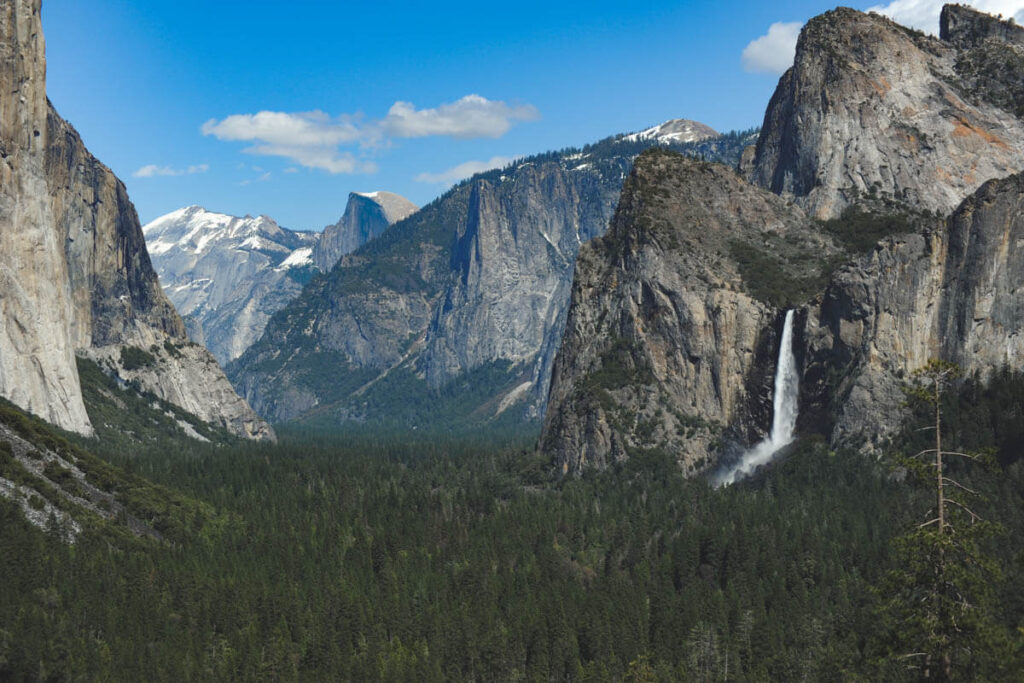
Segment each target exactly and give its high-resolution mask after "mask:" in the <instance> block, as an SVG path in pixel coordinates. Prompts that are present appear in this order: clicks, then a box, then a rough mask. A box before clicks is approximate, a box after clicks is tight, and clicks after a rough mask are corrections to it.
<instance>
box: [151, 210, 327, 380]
mask: <svg viewBox="0 0 1024 683" xmlns="http://www.w3.org/2000/svg"><path fill="white" fill-rule="evenodd" d="M142 232H143V234H144V235H145V237H146V244H147V247H148V249H149V253H150V256H151V257H152V259H153V266H154V267H155V268H156V272H157V274H158V275H159V276H160V283H161V285H162V286H163V288H164V292H165V293H166V294H167V296H168V298H170V300H171V302H172V303H173V304H174V306H175V308H177V309H178V312H179V313H180V314H181V315H182V316H183V317H184V319H185V325H186V327H187V328H188V333H189V336H190V337H191V338H192V340H193V341H196V342H198V343H200V344H202V345H204V346H206V348H208V349H209V350H210V352H211V353H213V355H214V357H215V358H216V359H217V361H218V362H220V363H223V364H227V363H229V362H231V361H232V360H234V359H235V358H237V357H238V356H240V355H241V354H242V352H243V351H245V350H246V349H247V348H249V346H251V345H252V343H253V342H254V341H256V340H257V339H259V337H260V335H261V334H263V328H264V327H265V326H266V324H267V320H269V319H270V316H271V315H273V314H274V313H276V312H277V311H278V310H280V309H281V308H283V307H284V306H285V304H287V303H288V302H289V301H291V300H292V299H294V298H295V297H296V296H298V294H299V292H301V291H302V286H303V285H304V284H305V283H306V282H308V281H309V280H310V279H311V278H312V277H313V275H314V274H315V273H316V268H315V267H314V266H313V259H312V251H313V248H314V245H315V244H316V242H317V239H318V238H319V235H318V234H317V233H312V232H295V231H292V230H288V229H286V228H282V227H281V226H279V225H278V224H277V223H276V222H274V220H273V219H272V218H269V217H268V216H258V217H256V218H253V217H252V216H245V217H244V218H239V217H236V216H228V215H226V214H221V213H214V212H211V211H207V210H205V209H203V208H202V207H199V206H190V207H187V208H184V209H179V210H178V211H174V212H172V213H169V214H167V215H165V216H161V217H160V218H157V219H156V220H154V221H152V222H150V223H147V224H146V225H144V226H143V228H142Z"/></svg>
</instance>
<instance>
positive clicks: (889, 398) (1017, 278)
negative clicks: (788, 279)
mask: <svg viewBox="0 0 1024 683" xmlns="http://www.w3.org/2000/svg"><path fill="white" fill-rule="evenodd" d="M930 358H943V359H945V360H949V361H953V362H955V363H958V364H959V365H961V366H962V367H963V368H964V370H965V371H966V372H967V373H975V372H976V373H978V376H979V377H980V378H981V379H982V380H984V379H986V378H987V377H989V376H990V375H991V373H992V372H993V371H995V370H997V369H999V368H1000V367H1002V366H1003V365H1004V364H1005V365H1009V366H1010V367H1020V366H1021V364H1022V363H1024V175H1015V176H1011V177H1009V178H1005V179H998V180H992V181H989V182H988V183H986V184H985V185H983V186H982V187H981V188H980V189H979V190H978V191H977V192H975V193H974V194H973V195H971V196H970V197H968V198H967V199H966V200H965V201H964V202H963V203H962V204H961V205H960V206H959V207H958V208H957V210H956V211H955V212H954V213H953V214H952V215H951V216H950V217H949V218H948V219H946V220H945V221H938V222H937V224H936V226H935V228H934V229H933V230H929V231H926V232H923V233H920V234H912V235H906V236H903V237H900V238H893V239H889V240H886V241H884V242H882V243H881V244H880V245H879V246H878V247H877V248H876V249H875V250H874V251H873V252H872V253H871V254H870V255H868V256H866V257H864V258H863V259H861V260H860V261H859V262H858V263H856V264H854V265H851V266H849V267H847V268H844V269H842V270H840V271H839V272H838V273H837V274H836V276H835V278H834V279H833V281H832V283H831V284H830V285H829V287H828V289H827V290H826V292H825V295H824V297H823V299H822V302H821V305H820V306H818V307H813V308H812V309H811V310H810V311H809V314H808V320H807V361H806V377H807V380H808V381H807V383H806V387H805V390H804V393H803V396H802V403H803V404H804V405H805V406H806V408H807V414H806V415H805V424H807V421H808V420H817V421H818V422H819V424H817V425H809V424H808V427H811V428H816V429H818V430H821V429H822V428H824V429H825V430H826V431H828V432H829V433H830V436H831V439H832V441H833V442H835V443H846V444H852V445H864V446H867V447H868V448H878V447H880V446H883V445H884V444H885V443H886V442H887V441H888V440H889V438H891V437H892V436H893V434H894V433H895V432H897V431H898V429H899V428H900V425H901V421H902V418H903V415H904V413H903V408H902V406H903V402H904V398H905V397H904V394H903V391H902V388H901V387H902V385H903V382H904V381H905V380H906V378H907V377H908V376H909V374H910V373H911V372H912V371H913V370H914V369H916V368H918V367H921V366H922V365H924V364H925V363H926V362H927V361H928V359H930ZM812 416H815V417H812Z"/></svg>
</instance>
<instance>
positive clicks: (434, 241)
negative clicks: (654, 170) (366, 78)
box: [228, 133, 752, 427]
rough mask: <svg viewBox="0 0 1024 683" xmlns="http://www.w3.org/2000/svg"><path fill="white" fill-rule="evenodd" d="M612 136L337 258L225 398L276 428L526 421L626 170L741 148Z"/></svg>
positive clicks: (468, 191) (488, 183)
mask: <svg viewBox="0 0 1024 683" xmlns="http://www.w3.org/2000/svg"><path fill="white" fill-rule="evenodd" d="M625 137H626V136H622V135H619V136H615V137H613V138H608V139H606V140H603V141H601V142H599V143H596V144H594V145H590V146H587V147H585V148H583V149H568V150H563V151H560V152H551V153H547V154H542V155H537V156H534V157H530V158H527V159H522V160H520V161H518V162H516V163H514V164H512V165H511V166H510V167H508V168H507V169H504V170H494V171H489V172H487V173H482V174H478V175H476V176H474V177H473V178H471V179H469V180H467V181H464V182H462V183H460V184H459V185H457V186H456V187H454V188H452V189H451V190H450V191H448V192H447V193H445V194H444V195H443V196H441V197H440V198H438V199H437V200H435V201H434V202H432V203H430V204H429V205H427V206H426V207H424V208H423V209H421V210H419V211H418V212H416V213H414V214H413V215H411V216H410V217H409V218H406V219H405V220H402V221H399V222H398V223H396V224H395V225H393V226H392V227H390V228H388V229H387V230H385V231H384V232H383V233H382V234H381V235H380V237H378V238H377V239H375V240H373V241H371V242H369V243H367V244H366V245H364V246H363V247H361V248H360V249H357V250H356V251H355V252H353V253H352V254H349V255H346V256H343V257H342V258H341V260H340V261H339V262H338V264H337V265H336V266H335V267H334V268H333V269H332V270H331V271H330V272H329V273H327V274H326V275H324V276H322V277H319V278H316V279H314V280H313V281H312V282H310V283H309V285H307V287H306V289H305V290H304V292H303V293H302V295H301V296H300V297H299V298H298V299H296V300H295V301H294V302H293V303H292V304H290V305H289V306H287V307H286V308H285V309H283V310H282V311H280V312H279V313H278V314H276V315H275V316H274V317H273V318H272V319H271V321H270V322H269V323H268V325H267V330H266V332H265V334H264V336H263V337H262V338H261V339H260V340H259V341H258V342H257V343H256V344H254V345H253V346H252V347H251V348H250V349H249V350H248V351H247V352H246V353H245V354H243V355H242V356H241V357H240V358H239V359H238V360H236V361H235V362H234V363H232V364H231V365H230V366H229V369H228V372H229V373H230V375H231V377H232V381H233V382H234V383H235V386H236V387H238V389H239V390H240V391H241V392H242V393H243V394H244V395H245V396H246V397H247V398H248V399H249V400H250V401H251V402H252V404H253V406H254V407H255V408H256V410H257V411H258V412H260V413H261V414H263V415H266V416H268V417H272V418H274V419H279V420H286V419H296V418H304V419H322V420H329V421H331V422H336V421H337V420H339V419H341V420H382V421H388V422H398V423H400V424H402V425H405V426H440V427H451V426H453V425H463V426H466V425H478V424H483V423H494V422H495V421H505V422H507V423H510V424H523V422H524V421H530V420H537V419H539V417H540V416H541V415H542V414H543V410H544V404H545V401H546V398H547V386H548V380H549V377H550V372H551V364H552V361H553V359H554V354H555V351H556V349H557V348H558V344H559V341H560V339H561V334H562V330H563V328H564V324H565V311H566V308H567V306H568V303H569V289H570V283H571V278H572V268H573V264H574V262H575V259H576V253H577V251H578V250H579V247H580V245H581V244H582V243H584V242H586V241H588V240H590V239H592V238H593V237H596V236H598V235H600V234H602V233H604V231H605V230H606V229H607V226H608V221H609V220H610V218H611V216H612V213H613V211H614V207H615V204H616V202H617V200H618V196H619V192H620V189H621V187H622V183H623V180H624V179H625V177H626V175H627V174H628V172H629V168H630V166H631V164H632V160H633V158H634V157H635V156H636V155H637V154H639V153H640V152H641V151H643V150H644V149H647V148H649V147H652V146H657V145H667V146H669V147H671V148H674V149H678V150H680V151H683V152H686V153H688V154H700V155H704V156H706V157H710V158H717V159H725V160H728V161H730V162H731V163H735V162H736V160H738V158H739V154H740V151H741V150H742V149H743V147H744V146H746V145H748V144H750V142H752V134H750V133H746V134H738V133H734V134H729V135H723V136H718V137H714V138H706V139H704V140H700V141H697V142H691V143H685V144H684V143H673V142H669V143H665V142H663V141H661V140H659V139H658V138H656V137H648V138H645V139H643V140H627V139H625Z"/></svg>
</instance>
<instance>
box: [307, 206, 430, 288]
mask: <svg viewBox="0 0 1024 683" xmlns="http://www.w3.org/2000/svg"><path fill="white" fill-rule="evenodd" d="M416 211H417V206H416V205H415V204H413V203H412V202H410V201H409V200H408V199H406V198H405V197H402V196H401V195H397V194H395V193H393V192H350V193H349V195H348V203H347V204H346V205H345V213H344V214H342V216H341V218H340V219H339V220H338V222H337V223H335V224H334V225H328V226H327V227H326V228H324V230H323V232H322V233H321V235H320V238H319V239H318V240H317V242H316V244H315V245H314V246H313V263H315V264H316V267H317V268H319V269H320V270H322V271H323V272H325V273H326V272H327V271H329V270H330V269H331V268H333V267H334V264H336V263H337V262H338V259H339V258H341V257H342V256H344V255H345V254H350V253H352V252H353V251H355V250H356V249H358V248H359V247H361V246H362V245H364V244H366V243H367V242H369V241H370V240H372V239H373V238H374V237H376V236H377V235H379V234H381V233H382V232H384V231H385V230H386V229H387V228H388V226H390V225H391V224H393V223H397V222H398V221H400V220H402V219H405V218H408V217H409V216H411V215H412V214H414V213H416Z"/></svg>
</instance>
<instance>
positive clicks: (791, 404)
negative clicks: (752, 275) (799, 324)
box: [715, 309, 800, 486]
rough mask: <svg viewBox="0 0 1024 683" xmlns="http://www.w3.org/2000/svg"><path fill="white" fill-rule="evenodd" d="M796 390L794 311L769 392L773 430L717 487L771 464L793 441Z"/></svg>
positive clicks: (788, 315) (788, 313)
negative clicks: (777, 453) (783, 448)
mask: <svg viewBox="0 0 1024 683" xmlns="http://www.w3.org/2000/svg"><path fill="white" fill-rule="evenodd" d="M799 390H800V376H799V375H798V374H797V368H796V356H795V355H794V354H793V310H792V309H790V310H788V311H786V322H785V324H784V325H783V328H782V342H781V343H780V344H779V361H778V364H777V365H776V367H775V387H774V389H773V391H772V430H771V432H770V433H769V434H768V438H767V439H765V440H763V441H761V443H759V444H757V445H756V446H754V447H753V448H751V449H750V450H748V451H747V452H746V453H744V454H743V456H742V457H741V458H740V461H739V462H738V463H736V464H735V465H733V466H732V467H731V468H730V469H728V470H726V471H724V472H722V473H720V474H719V475H718V477H716V479H715V483H716V484H717V485H718V486H725V485H728V484H731V483H733V482H734V481H736V480H737V479H742V478H743V477H745V476H747V475H748V474H750V473H751V472H753V471H754V470H755V469H757V468H758V467H759V466H761V465H764V464H765V463H767V462H770V461H771V459H772V457H773V456H774V455H775V453H776V452H777V451H778V450H779V449H780V448H782V447H783V446H785V445H786V444H788V443H790V442H791V441H792V440H793V430H794V429H795V427H796V416H797V395H798V394H799Z"/></svg>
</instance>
